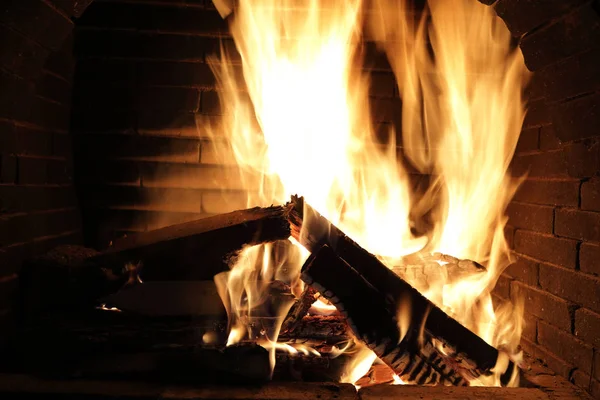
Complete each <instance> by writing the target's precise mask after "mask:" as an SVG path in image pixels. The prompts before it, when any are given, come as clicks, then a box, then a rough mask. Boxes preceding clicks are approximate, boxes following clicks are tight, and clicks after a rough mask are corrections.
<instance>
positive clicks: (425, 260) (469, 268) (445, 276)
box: [392, 253, 486, 292]
mask: <svg viewBox="0 0 600 400" xmlns="http://www.w3.org/2000/svg"><path fill="white" fill-rule="evenodd" d="M392 271H394V273H395V274H396V275H399V276H400V277H401V278H402V279H404V280H406V281H408V282H410V283H411V284H412V285H413V286H414V287H415V289H417V290H418V291H420V292H424V291H427V290H429V289H430V288H431V287H434V286H436V285H443V284H452V283H454V282H457V281H459V280H460V279H463V278H465V277H467V276H473V275H476V274H482V273H485V272H486V268H485V267H484V266H482V265H481V264H479V263H476V262H474V261H471V260H459V259H458V258H456V257H452V256H449V255H446V254H441V253H434V254H429V255H418V256H417V255H414V256H407V257H404V258H403V259H402V263H401V264H400V265H395V266H394V267H392Z"/></svg>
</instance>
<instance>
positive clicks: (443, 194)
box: [370, 0, 529, 350]
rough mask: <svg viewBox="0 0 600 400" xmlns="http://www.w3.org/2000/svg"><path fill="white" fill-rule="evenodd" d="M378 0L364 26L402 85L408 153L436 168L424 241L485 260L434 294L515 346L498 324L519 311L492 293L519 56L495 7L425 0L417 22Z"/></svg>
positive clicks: (517, 106) (479, 329)
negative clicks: (501, 304)
mask: <svg viewBox="0 0 600 400" xmlns="http://www.w3.org/2000/svg"><path fill="white" fill-rule="evenodd" d="M376 3H377V9H378V12H376V13H374V14H373V18H372V19H371V21H370V26H371V30H372V32H373V36H374V37H375V38H376V39H377V40H378V41H379V43H380V45H381V47H382V48H383V49H384V50H385V52H386V54H387V56H388V59H389V61H390V65H391V66H392V69H393V70H394V73H395V75H396V78H397V82H398V87H399V90H400V92H401V96H402V100H403V126H402V129H403V132H402V134H403V142H404V143H403V144H404V146H405V151H406V154H407V156H408V157H409V158H410V159H411V161H412V162H413V164H414V165H415V166H416V167H417V168H418V169H420V170H421V171H423V172H427V173H432V174H434V175H435V176H437V180H436V182H435V183H434V185H432V187H431V189H430V190H429V192H428V193H427V194H426V195H425V196H424V198H423V199H421V202H420V204H419V205H418V206H419V207H421V211H426V210H430V209H433V210H434V212H435V214H434V221H433V222H434V224H435V227H434V230H433V232H432V234H431V235H430V236H431V239H432V240H431V242H430V243H429V246H428V247H429V248H430V249H432V250H434V251H440V252H442V253H446V254H451V255H453V256H455V257H458V258H468V259H471V260H474V261H477V262H480V263H485V265H486V267H487V273H485V274H476V275H472V276H466V277H465V278H464V279H461V280H459V281H457V282H454V283H452V284H446V283H444V282H441V284H440V285H439V286H438V287H437V288H435V289H434V290H433V292H434V294H433V297H434V298H433V299H432V300H434V301H436V300H437V301H436V302H437V303H438V305H441V306H443V308H444V309H446V311H449V312H450V313H451V314H453V315H454V316H455V317H456V318H457V319H458V320H459V321H461V322H462V323H463V324H465V325H466V326H467V327H469V328H471V329H472V330H473V331H475V332H476V333H477V334H479V335H480V336H481V337H482V338H483V339H485V340H486V341H488V342H489V343H491V344H493V345H496V346H498V345H503V344H504V345H506V343H507V342H511V343H512V345H511V346H510V347H511V348H512V349H513V350H514V349H515V346H514V344H515V340H514V338H508V337H507V335H506V334H502V335H500V334H499V329H503V330H505V331H506V326H507V324H508V325H509V326H510V329H511V331H512V332H514V333H515V334H516V336H520V331H519V329H516V328H515V325H517V324H518V320H519V315H518V313H516V314H515V313H504V314H502V317H503V321H499V320H498V316H497V315H495V313H494V309H493V306H492V302H491V296H490V295H489V292H490V290H491V289H492V288H493V286H494V285H495V283H496V280H497V279H498V276H499V275H500V273H501V272H502V271H503V270H504V268H505V267H506V266H507V265H508V263H509V260H508V257H507V256H508V254H509V253H508V247H507V245H506V241H505V238H504V233H503V232H504V225H505V223H506V217H505V216H504V210H505V209H506V206H507V204H508V202H509V201H510V199H511V198H512V196H513V194H514V192H515V190H516V187H517V185H518V182H514V181H511V179H510V176H509V175H508V174H507V169H508V165H509V162H510V160H511V158H512V155H513V153H514V150H515V146H516V144H517V140H518V137H519V133H520V128H521V124H522V122H523V117H524V110H525V106H524V103H523V100H522V91H523V88H524V85H525V84H526V82H527V79H528V75H529V74H528V72H527V70H526V68H525V66H524V62H523V59H522V55H521V53H520V52H519V51H516V50H514V49H511V45H510V33H509V32H508V30H507V29H506V27H505V26H504V25H503V23H502V22H501V21H500V20H499V18H498V17H496V16H495V15H494V12H493V10H492V9H491V8H490V7H486V6H484V5H482V4H480V3H478V2H476V1H470V0H429V2H428V5H429V14H428V16H429V17H430V20H428V19H426V18H425V17H426V16H427V14H424V16H423V18H422V19H421V22H420V24H418V25H417V24H415V22H414V21H415V19H414V14H412V13H409V12H407V10H408V9H410V8H411V7H410V6H409V5H408V4H407V3H406V2H405V1H404V0H396V1H394V0H377V1H376ZM429 45H430V46H431V49H432V53H433V56H432V55H431V53H430V50H429V47H428V46H429ZM431 292H432V291H431V290H430V294H431ZM430 298H431V297H430ZM474 309H476V312H473V310H474ZM500 339H501V340H502V342H504V343H502V342H500V341H499V340H500ZM516 342H518V339H517V340H516Z"/></svg>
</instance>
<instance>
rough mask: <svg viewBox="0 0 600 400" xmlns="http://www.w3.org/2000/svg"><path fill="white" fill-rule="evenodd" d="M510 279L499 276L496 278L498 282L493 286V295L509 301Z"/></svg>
mask: <svg viewBox="0 0 600 400" xmlns="http://www.w3.org/2000/svg"><path fill="white" fill-rule="evenodd" d="M511 281H512V279H511V278H510V277H508V276H506V275H500V276H499V277H498V281H497V282H496V286H494V290H493V293H494V294H495V295H496V296H498V297H500V298H502V299H504V300H510V283H511Z"/></svg>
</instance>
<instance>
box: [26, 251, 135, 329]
mask: <svg viewBox="0 0 600 400" xmlns="http://www.w3.org/2000/svg"><path fill="white" fill-rule="evenodd" d="M98 254H99V253H98V252H97V251H95V250H93V249H88V248H85V247H82V246H76V245H65V246H59V247H57V248H55V249H53V250H51V251H49V252H48V253H46V254H44V255H42V256H38V257H35V258H32V259H30V260H28V261H26V262H25V263H24V265H23V268H22V269H21V272H20V276H19V278H20V279H19V285H20V292H19V306H20V316H21V317H22V318H23V320H24V321H26V320H29V319H30V318H32V317H34V316H36V315H38V314H40V313H42V312H44V311H47V310H53V309H79V310H81V309H85V308H89V307H92V306H94V305H95V302H96V300H97V299H98V298H100V297H103V296H106V295H110V294H113V293H116V292H118V291H119V290H121V289H123V288H125V287H129V286H132V285H135V284H136V283H138V276H139V273H140V267H141V266H140V265H139V264H129V263H121V264H119V265H118V266H117V265H113V267H110V266H104V265H101V264H98V263H94V262H89V260H91V259H93V258H94V257H97V256H98Z"/></svg>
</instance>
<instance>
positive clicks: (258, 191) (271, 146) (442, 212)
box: [210, 0, 527, 384]
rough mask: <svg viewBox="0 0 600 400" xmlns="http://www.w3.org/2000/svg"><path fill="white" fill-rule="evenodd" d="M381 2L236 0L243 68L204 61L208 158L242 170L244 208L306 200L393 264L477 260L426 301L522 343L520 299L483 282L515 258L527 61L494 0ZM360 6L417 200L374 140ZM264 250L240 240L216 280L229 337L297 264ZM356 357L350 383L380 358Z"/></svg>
mask: <svg viewBox="0 0 600 400" xmlns="http://www.w3.org/2000/svg"><path fill="white" fill-rule="evenodd" d="M374 5H375V9H374V10H369V12H364V11H365V10H363V9H362V2H361V1H360V0H328V1H326V2H322V1H319V0H303V1H300V0H251V1H250V0H241V1H240V2H239V5H238V7H237V8H236V10H235V12H234V18H233V21H232V22H231V25H230V29H231V33H232V35H233V38H234V41H235V44H236V47H237V49H238V51H239V53H240V56H241V75H240V73H239V72H240V71H239V67H237V66H235V65H234V64H235V62H234V60H233V59H232V58H231V56H230V55H229V54H228V53H227V51H225V49H223V51H222V55H221V58H220V59H218V58H215V57H213V58H211V59H210V64H211V67H212V69H213V71H214V73H215V75H216V78H217V82H218V84H219V90H220V101H221V106H222V110H223V112H224V117H223V120H222V122H221V125H220V126H219V128H218V129H216V128H215V129H214V131H213V135H214V140H213V141H212V143H213V144H214V145H215V146H216V147H215V153H216V156H217V161H219V162H222V163H231V161H232V160H233V161H234V162H235V164H237V166H238V167H239V170H238V171H236V175H235V176H232V177H231V178H232V179H237V180H238V181H239V182H241V183H242V184H243V185H244V187H245V188H246V189H248V198H247V200H248V206H257V205H262V206H265V205H270V204H273V203H283V202H285V201H287V200H288V199H289V196H290V195H291V194H296V193H297V194H300V195H302V196H304V197H305V199H306V200H307V202H308V203H310V204H311V205H312V206H313V207H314V208H315V209H317V210H318V211H319V212H320V213H322V214H323V215H324V216H326V217H327V218H328V219H329V220H331V221H332V222H333V223H335V224H336V225H338V226H339V227H340V228H341V229H342V230H343V231H345V232H346V233H347V234H348V235H349V236H351V237H352V238H353V239H354V240H356V241H357V242H358V243H359V244H360V245H361V246H363V247H365V248H366V249H367V250H369V251H371V252H372V253H374V254H377V255H379V256H381V257H382V259H383V260H385V261H386V263H388V265H390V266H392V265H394V263H397V262H401V261H400V260H401V257H402V256H405V255H408V254H411V253H415V252H418V253H419V254H423V255H425V254H429V253H430V252H443V253H446V254H450V255H453V256H455V257H458V258H460V259H472V260H474V261H477V262H479V263H481V264H484V265H485V266H486V268H487V270H486V271H485V273H477V274H472V275H468V274H467V275H466V276H464V277H461V278H460V279H458V280H453V281H447V280H446V279H441V280H437V281H436V283H435V285H433V286H432V287H429V289H428V291H427V293H426V295H427V296H428V297H429V298H430V299H431V300H432V301H433V302H434V303H436V304H437V305H438V306H440V307H442V308H443V309H444V310H446V311H447V312H449V313H450V314H452V315H453V316H454V317H455V318H457V319H458V320H459V321H460V322H461V323H463V324H464V325H465V326H467V327H468V328H470V329H472V330H473V331H474V332H476V333H477V334H478V335H480V336H481V337H482V338H483V339H484V340H486V341H488V342H489V343H491V344H492V345H494V346H499V347H502V348H503V349H505V350H506V351H507V352H509V353H510V354H513V353H516V351H517V345H518V341H519V337H520V334H521V330H522V327H521V325H520V322H519V321H520V315H519V312H520V311H521V308H520V307H510V306H506V307H505V308H504V309H502V311H501V312H500V311H498V312H495V311H494V308H493V306H492V301H491V296H490V291H491V289H492V288H493V286H494V285H495V283H496V280H497V279H498V277H499V275H500V273H501V272H502V270H503V269H504V268H505V267H506V266H507V264H508V262H509V260H508V248H507V246H506V242H505V239H504V234H503V228H504V225H505V223H506V218H505V216H504V210H505V208H506V205H507V204H508V202H509V201H510V199H511V197H512V195H513V194H514V191H515V190H516V187H517V184H518V182H512V181H511V180H510V178H509V176H508V175H507V168H508V163H509V161H510V159H511V157H512V155H513V153H514V149H515V146H516V142H517V139H518V136H519V132H520V126H521V123H522V120H523V116H524V104H523V101H522V99H521V92H522V88H523V86H524V84H525V83H526V80H527V73H526V69H525V67H524V63H523V60H522V56H521V54H520V53H519V52H518V51H515V50H513V49H511V47H510V35H509V33H508V30H507V29H506V28H505V27H504V26H503V25H502V23H501V22H499V20H498V19H497V18H496V17H495V16H494V15H493V11H492V9H491V8H489V7H486V6H484V5H482V4H480V3H479V2H477V1H474V0H430V1H429V11H428V12H427V13H424V14H423V17H422V18H421V22H420V23H416V22H415V15H414V13H413V12H409V10H412V8H411V7H410V6H409V5H408V4H407V3H406V2H405V1H404V0H374ZM365 16H366V22H367V23H368V24H367V25H368V27H369V35H370V36H371V37H372V38H373V39H374V40H376V41H377V43H378V44H379V45H380V47H381V48H382V49H383V50H384V51H385V52H386V54H387V56H388V59H389V61H390V65H391V66H392V69H393V72H394V74H395V76H396V80H397V83H398V88H399V90H400V93H401V97H402V116H403V120H402V146H403V151H404V153H405V155H406V157H407V158H408V160H409V161H410V162H411V163H412V164H413V165H414V167H415V168H417V169H418V170H419V171H421V172H423V173H428V174H432V175H433V176H435V177H436V179H435V180H434V183H433V184H432V185H431V187H430V188H429V190H428V191H427V193H425V195H423V196H421V197H419V198H418V197H417V196H416V195H415V194H413V193H411V190H410V185H409V183H408V179H407V176H408V175H407V172H406V171H405V170H404V169H403V167H402V166H401V165H400V164H399V162H398V160H397V156H396V154H397V148H396V143H395V142H394V140H393V139H392V140H390V142H389V143H385V144H381V143H378V141H377V139H376V138H375V134H374V128H373V125H372V120H371V116H370V115H369V107H368V89H369V80H368V76H367V75H366V74H365V73H364V72H363V71H362V70H361V59H360V49H361V48H360V45H361V43H360V42H361V38H362V36H363V34H364V32H362V31H361V27H362V26H363V22H364V20H363V19H364V18H365ZM241 76H243V82H242V81H241V80H240V77H241ZM398 112H400V110H398ZM390 136H391V137H392V138H393V137H395V135H394V134H392V135H390ZM427 213H429V214H430V215H431V216H432V218H433V229H432V230H431V231H430V232H427V233H426V234H425V235H424V236H423V237H415V236H413V234H412V233H411V226H412V222H411V220H410V218H409V215H413V218H416V219H418V218H421V217H423V216H424V215H425V214H427ZM272 252H273V248H272V247H271V245H263V246H255V247H251V248H247V249H245V250H244V252H243V253H242V256H241V257H240V258H239V259H238V261H237V262H236V263H235V264H234V265H233V266H232V269H231V271H230V272H229V273H228V275H227V276H224V277H221V278H220V282H221V284H220V294H221V296H222V299H223V301H224V303H225V304H226V307H227V310H228V313H229V316H230V328H231V330H230V332H231V333H230V338H229V343H235V342H236V341H239V340H241V338H243V337H244V336H245V332H246V330H247V328H248V327H247V325H245V323H244V317H245V316H248V315H249V314H250V313H251V312H252V311H251V310H252V309H253V308H254V307H255V306H256V305H257V304H260V303H261V302H263V301H265V297H266V296H267V289H268V287H267V286H268V285H267V283H268V281H269V280H271V279H274V277H275V276H277V275H278V274H280V273H281V271H282V270H283V269H287V271H288V272H287V274H288V275H290V276H291V275H293V274H294V273H296V274H297V272H298V270H299V267H300V265H301V263H302V262H303V261H304V260H305V259H306V257H307V253H306V252H300V251H296V252H295V253H293V254H290V255H289V256H288V257H287V259H286V261H285V264H286V268H283V264H282V263H280V264H277V265H275V264H273V262H272ZM447 264H448V263H447V262H445V261H444V262H441V261H440V262H439V268H448V265H447ZM436 268H437V266H436ZM290 270H291V271H292V273H290ZM441 276H447V274H441ZM296 280H297V277H296ZM400 306H401V307H402V305H400ZM401 311H402V314H403V315H404V316H406V315H410V313H409V312H407V311H406V310H404V309H402V310H401ZM282 315H283V311H282ZM402 318H404V317H401V318H400V321H399V329H400V330H401V331H404V330H405V329H406V327H404V325H405V324H406V321H403V320H402ZM276 331H277V332H278V330H276ZM276 340H277V337H276V335H275V336H274V337H270V338H269V341H271V342H275V341H276ZM271 347H272V348H275V347H276V346H274V345H273V346H271ZM358 353H359V354H357V356H356V358H355V362H354V363H351V368H350V369H349V370H348V373H347V374H346V375H345V378H344V379H345V380H346V381H349V382H350V381H352V382H355V381H356V379H358V378H359V377H360V376H357V374H359V373H361V372H362V371H363V370H364V368H365V367H364V366H365V365H366V364H365V363H372V362H373V360H375V356H374V355H373V353H372V352H371V351H370V350H368V349H366V348H365V349H364V351H362V352H360V351H359V352H358ZM359 356H360V357H359ZM500 361H501V360H499V364H498V366H497V367H498V368H500V367H501V364H502V363H501V362H500ZM369 365H370V364H369ZM484 384H498V382H497V380H495V381H493V382H487V381H486V382H484Z"/></svg>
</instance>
